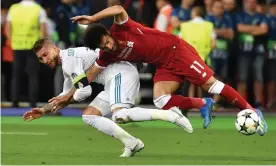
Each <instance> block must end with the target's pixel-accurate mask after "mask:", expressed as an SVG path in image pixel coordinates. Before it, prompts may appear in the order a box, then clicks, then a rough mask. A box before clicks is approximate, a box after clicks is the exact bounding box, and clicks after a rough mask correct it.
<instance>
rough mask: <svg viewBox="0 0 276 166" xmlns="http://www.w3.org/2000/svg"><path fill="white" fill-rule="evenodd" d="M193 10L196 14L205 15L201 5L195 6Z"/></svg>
mask: <svg viewBox="0 0 276 166" xmlns="http://www.w3.org/2000/svg"><path fill="white" fill-rule="evenodd" d="M192 11H194V12H195V13H196V16H199V17H204V14H205V13H204V9H203V8H202V7H200V6H195V7H193V8H192Z"/></svg>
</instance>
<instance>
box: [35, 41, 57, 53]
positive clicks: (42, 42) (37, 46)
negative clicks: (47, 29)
mask: <svg viewBox="0 0 276 166" xmlns="http://www.w3.org/2000/svg"><path fill="white" fill-rule="evenodd" d="M50 43H51V44H52V43H53V42H52V41H51V40H50V39H48V38H43V39H39V40H37V41H36V42H35V43H34V46H33V51H34V52H35V53H37V52H38V51H39V50H40V49H41V48H42V47H43V46H44V45H45V44H50Z"/></svg>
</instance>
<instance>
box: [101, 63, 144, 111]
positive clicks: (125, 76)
mask: <svg viewBox="0 0 276 166" xmlns="http://www.w3.org/2000/svg"><path fill="white" fill-rule="evenodd" d="M105 89H106V91H108V92H109V101H110V105H111V110H114V109H116V108H130V107H132V106H133V105H135V97H136V95H137V94H138V92H139V89H140V79H139V73H138V71H137V70H136V69H135V70H134V68H129V71H126V70H125V71H122V72H118V73H117V74H115V75H114V77H113V78H112V79H111V82H110V85H109V87H105Z"/></svg>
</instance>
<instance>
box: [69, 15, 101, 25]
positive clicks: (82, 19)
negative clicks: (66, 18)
mask: <svg viewBox="0 0 276 166" xmlns="http://www.w3.org/2000/svg"><path fill="white" fill-rule="evenodd" d="M70 19H71V20H72V22H74V23H79V24H84V25H88V24H91V23H93V22H95V21H96V20H93V17H92V16H86V15H82V16H75V17H72V18H70Z"/></svg>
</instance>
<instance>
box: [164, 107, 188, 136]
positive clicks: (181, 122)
mask: <svg viewBox="0 0 276 166" xmlns="http://www.w3.org/2000/svg"><path fill="white" fill-rule="evenodd" d="M169 111H172V112H174V113H176V114H177V115H178V116H177V117H176V119H175V121H174V124H176V125H177V126H179V127H182V128H183V129H184V130H185V131H187V132H188V133H192V132H193V127H192V125H191V123H190V121H189V120H188V119H187V118H186V117H185V116H184V115H183V114H182V112H181V110H179V109H178V108H177V107H172V108H170V110H169Z"/></svg>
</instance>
